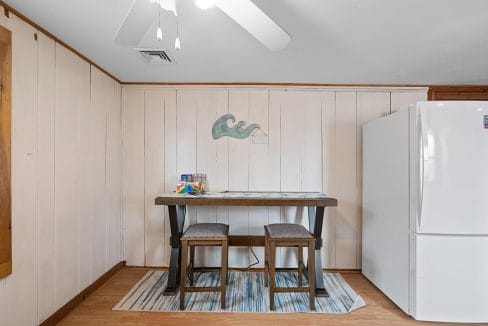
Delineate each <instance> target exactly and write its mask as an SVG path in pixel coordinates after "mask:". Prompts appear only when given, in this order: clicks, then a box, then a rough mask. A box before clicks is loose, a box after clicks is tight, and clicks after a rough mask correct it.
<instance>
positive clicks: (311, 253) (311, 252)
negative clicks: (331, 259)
mask: <svg viewBox="0 0 488 326" xmlns="http://www.w3.org/2000/svg"><path fill="white" fill-rule="evenodd" d="M308 286H309V287H310V298H309V300H310V310H315V239H314V240H310V241H309V242H308Z"/></svg>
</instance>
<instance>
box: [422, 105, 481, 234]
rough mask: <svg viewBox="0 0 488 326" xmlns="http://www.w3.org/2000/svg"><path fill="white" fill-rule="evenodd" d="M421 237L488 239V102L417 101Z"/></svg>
mask: <svg viewBox="0 0 488 326" xmlns="http://www.w3.org/2000/svg"><path fill="white" fill-rule="evenodd" d="M418 114H419V119H418V127H419V128H418V130H419V132H420V133H421V134H420V137H419V142H420V148H421V149H420V160H419V165H420V167H419V169H418V170H419V174H420V179H419V188H420V189H419V194H420V196H419V201H418V205H419V206H418V208H419V210H418V212H419V213H418V215H417V216H418V217H417V232H418V233H432V234H488V209H487V205H486V202H487V200H488V125H487V121H486V120H487V119H488V102H455V101H452V102H419V104H418Z"/></svg>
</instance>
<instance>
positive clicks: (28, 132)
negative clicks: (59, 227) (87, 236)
mask: <svg viewBox="0 0 488 326" xmlns="http://www.w3.org/2000/svg"><path fill="white" fill-rule="evenodd" d="M8 21H9V23H7V24H6V25H7V28H9V29H11V31H12V149H11V151H12V154H11V155H12V257H13V259H12V264H13V265H12V274H11V275H10V276H8V277H7V278H5V283H4V285H5V286H4V287H3V286H1V285H0V297H3V298H1V299H0V302H1V303H2V305H3V306H4V308H3V309H5V310H4V311H3V309H2V312H5V313H6V316H11V318H9V319H8V320H7V323H10V324H12V325H27V324H34V323H36V322H37V258H38V255H37V243H38V240H37V239H38V234H37V225H38V221H37V188H38V186H37V177H38V175H37V159H38V155H37V132H38V112H37V67H38V61H37V55H36V54H37V42H36V41H35V40H34V33H35V32H36V30H34V29H33V28H32V27H31V26H30V25H26V24H23V22H22V21H21V20H20V19H18V18H17V17H15V16H14V15H13V14H11V15H10V18H9V19H8ZM32 54H34V56H32ZM26 203H29V204H28V205H26Z"/></svg>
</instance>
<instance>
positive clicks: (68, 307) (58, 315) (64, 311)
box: [41, 261, 125, 326]
mask: <svg viewBox="0 0 488 326" xmlns="http://www.w3.org/2000/svg"><path fill="white" fill-rule="evenodd" d="M124 267H125V261H121V262H120V263H118V264H117V265H115V266H114V267H112V268H111V269H110V270H108V271H107V272H106V273H105V274H103V275H102V276H100V277H99V278H98V279H97V280H96V281H95V282H93V283H92V284H90V285H89V286H88V287H87V288H86V289H84V290H83V291H81V292H80V293H79V294H78V295H76V296H75V297H74V298H73V299H71V300H70V301H69V302H68V303H67V304H65V305H64V306H62V307H61V308H59V309H58V310H57V311H56V312H55V313H54V314H52V315H51V316H50V317H49V318H48V319H46V320H45V321H44V322H42V323H41V326H48V325H49V326H50V325H56V324H57V323H59V322H60V321H61V320H62V319H63V318H64V317H66V316H67V315H68V314H69V313H70V312H71V311H72V310H73V309H74V308H76V307H77V306H78V305H79V304H80V303H81V302H82V301H83V300H85V299H86V298H88V296H90V295H91V294H92V293H93V292H95V291H96V290H97V289H98V288H99V287H101V286H102V285H103V284H105V283H106V282H107V281H108V280H109V279H110V278H111V277H112V276H114V275H115V274H117V273H118V272H119V271H120V270H121V269H122V268H124Z"/></svg>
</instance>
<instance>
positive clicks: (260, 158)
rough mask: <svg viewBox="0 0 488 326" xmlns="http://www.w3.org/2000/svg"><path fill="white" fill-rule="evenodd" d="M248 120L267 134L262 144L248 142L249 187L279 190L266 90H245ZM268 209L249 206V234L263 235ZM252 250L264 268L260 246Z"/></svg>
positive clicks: (275, 135) (275, 134) (275, 122)
mask: <svg viewBox="0 0 488 326" xmlns="http://www.w3.org/2000/svg"><path fill="white" fill-rule="evenodd" d="M249 123H258V124H259V125H260V126H261V130H258V131H256V132H255V133H264V134H266V135H267V136H268V142H267V143H265V144H257V143H253V142H252V141H251V142H250V145H249V190H250V191H279V189H280V161H279V151H280V148H279V119H273V120H270V117H269V91H268V90H266V89H264V90H249ZM277 131H278V132H277ZM277 138H278V141H277ZM251 139H252V138H251ZM271 209H272V208H271ZM274 209H275V210H276V208H274ZM269 211H270V208H269V207H249V227H248V230H249V231H248V232H249V234H259V235H264V225H266V224H268V220H269ZM254 251H255V253H256V255H257V256H258V259H259V261H260V264H259V265H256V267H264V248H261V247H257V248H254ZM254 262H255V261H254V257H252V256H251V263H254Z"/></svg>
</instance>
